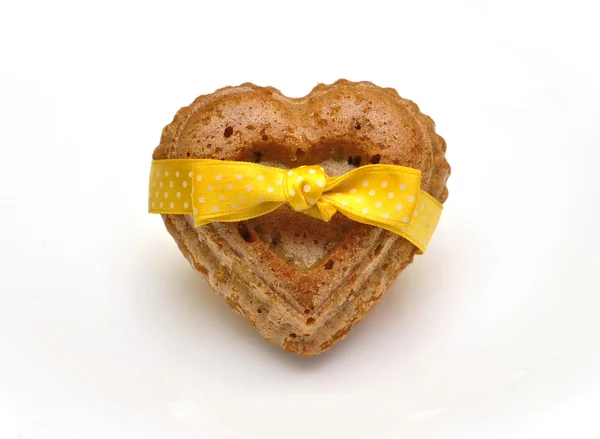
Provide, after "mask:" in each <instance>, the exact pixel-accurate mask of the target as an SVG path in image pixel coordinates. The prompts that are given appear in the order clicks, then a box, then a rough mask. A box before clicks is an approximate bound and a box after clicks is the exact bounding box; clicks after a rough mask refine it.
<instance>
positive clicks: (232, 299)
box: [153, 80, 450, 355]
mask: <svg viewBox="0 0 600 439" xmlns="http://www.w3.org/2000/svg"><path fill="white" fill-rule="evenodd" d="M445 150H446V145H445V142H444V140H443V139H442V138H441V137H440V136H438V135H437V134H436V133H435V130H434V123H433V121H432V120H431V119H430V118H429V117H428V116H425V115H423V114H422V113H421V112H420V111H419V108H418V107H417V106H416V105H415V104H414V103H412V102H411V101H408V100H406V99H402V98H401V97H400V96H399V95H398V93H397V92H396V91H395V90H393V89H390V88H380V87H377V86H375V85H373V84H371V83H369V82H359V83H353V82H349V81H345V80H340V81H338V82H336V83H334V84H332V85H329V86H326V85H319V86H317V87H315V88H314V89H313V91H312V92H311V93H310V94H309V95H307V96H305V97H303V98H298V99H293V98H288V97H286V96H283V95H282V94H281V93H280V92H279V91H278V90H276V89H274V88H271V87H266V88H264V87H257V86H255V85H253V84H243V85H241V86H239V87H226V88H223V89H220V90H218V91H216V92H215V93H213V94H210V95H206V96H200V97H198V98H197V99H196V100H195V101H194V102H193V103H192V104H191V105H190V106H188V107H185V108H182V109H181V110H179V112H178V113H177V114H176V116H175V118H174V120H173V122H172V123H171V124H169V125H168V126H166V127H165V128H164V130H163V133H162V137H161V142H160V145H159V146H158V147H157V148H156V150H155V151H154V155H153V159H154V160H162V159H207V158H208V159H220V160H232V161H247V162H256V163H261V164H266V165H269V166H275V167H282V168H295V167H298V166H301V165H314V164H320V165H321V166H322V167H323V168H324V170H325V171H326V173H327V174H328V175H330V176H334V175H341V174H344V173H345V172H347V171H349V170H351V169H354V168H355V167H357V166H360V165H364V164H369V163H371V164H376V163H382V164H394V165H402V166H406V167H410V168H415V169H419V170H420V171H421V172H422V174H421V189H423V190H424V191H426V192H428V193H429V194H430V195H432V196H433V197H434V198H436V199H437V200H438V201H440V202H442V203H443V202H444V201H445V200H446V198H447V195H448V192H447V189H446V180H447V178H448V176H449V174H450V167H449V165H448V163H447V162H446V159H445V157H444V153H445ZM163 219H164V222H165V224H166V226H167V229H168V230H169V232H170V233H171V235H172V236H173V237H174V238H175V240H176V241H177V244H178V245H179V248H180V249H181V251H182V253H183V254H184V255H185V257H186V258H187V259H188V260H189V261H190V263H191V264H192V266H193V267H194V268H195V269H196V270H198V271H200V272H201V273H203V274H204V275H206V277H207V278H208V282H209V283H210V285H211V286H212V288H213V289H214V290H215V291H216V292H218V293H219V294H221V295H222V296H223V297H224V298H225V299H226V300H227V302H228V303H229V305H230V306H231V307H232V308H233V309H234V310H236V311H237V312H238V313H240V314H242V315H243V316H245V317H246V318H247V319H248V320H249V321H250V322H251V323H252V324H253V325H254V326H255V327H256V328H257V329H258V331H259V332H260V333H261V335H262V336H263V337H264V338H265V339H266V340H268V341H271V342H273V343H277V344H279V345H281V346H282V347H283V348H284V349H286V350H289V351H293V352H297V353H299V354H302V355H316V354H318V353H320V352H323V351H324V350H326V349H328V348H330V347H331V346H332V345H333V344H334V343H335V342H336V341H338V340H340V339H341V338H343V337H345V336H346V335H347V334H348V332H349V331H350V329H351V328H352V326H353V325H354V324H355V323H356V322H357V321H359V320H361V319H362V318H363V317H364V316H365V315H366V314H367V312H368V311H369V309H370V308H371V307H372V306H373V305H374V304H375V303H377V302H378V301H379V300H380V299H381V297H382V295H383V293H384V291H385V290H386V288H387V287H388V286H389V285H390V284H391V283H392V282H393V281H394V280H395V278H396V277H397V276H398V274H399V273H400V271H401V270H402V269H403V268H404V267H406V266H407V265H408V264H410V262H412V259H413V256H414V254H415V252H416V247H415V246H414V245H413V244H411V243H410V242H409V241H408V240H406V239H404V238H403V237H401V236H399V235H396V234H394V233H392V232H389V231H387V230H384V229H382V228H378V227H374V226H370V225H367V224H362V223H358V222H355V221H352V220H350V219H349V218H347V217H346V216H343V215H341V214H339V213H338V214H336V215H335V216H334V217H333V218H332V220H331V221H330V222H324V221H321V220H320V219H316V218H312V217H310V216H308V215H305V214H303V213H299V212H296V211H295V210H293V209H291V208H290V207H288V206H285V205H284V206H282V207H280V208H278V209H277V210H275V211H273V212H271V213H268V214H266V215H263V216H259V217H256V218H252V219H249V220H246V221H241V222H237V223H220V222H214V223H210V224H207V225H204V226H201V227H195V226H194V218H193V216H192V215H170V214H164V215H163Z"/></svg>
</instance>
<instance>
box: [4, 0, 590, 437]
mask: <svg viewBox="0 0 600 439" xmlns="http://www.w3.org/2000/svg"><path fill="white" fill-rule="evenodd" d="M595 4H597V2H594V1H589V2H582V1H579V2H577V1H568V2H567V1H565V2H560V3H559V2H552V1H544V2H541V1H540V2H532V1H529V2H495V3H492V2H481V1H473V2H439V3H434V2H420V1H419V2H417V1H410V2H394V3H392V2H391V1H390V2H385V3H384V2H378V1H373V0H371V1H361V2H351V1H345V2H339V3H334V2H326V1H320V2H310V1H304V2H284V1H280V2H277V3H273V4H267V3H263V2H256V1H253V2H250V1H247V2H237V3H234V2H210V3H208V2H207V3H205V4H203V3H201V2H193V3H192V2H190V3H179V2H164V3H163V4H154V3H151V2H145V3H144V4H142V3H141V2H140V3H131V2H129V3H127V2H115V3H107V2H104V3H103V2H97V4H96V5H93V4H92V3H91V2H73V3H66V2H37V3H36V2H17V1H13V2H2V5H1V6H0V48H1V51H0V128H1V131H0V132H1V140H0V148H1V149H0V151H1V154H2V155H1V157H2V158H1V161H0V244H1V245H0V270H1V271H0V273H1V279H0V282H1V283H0V438H2V439H4V438H10V439H16V438H20V439H38V438H61V439H62V438H77V439H79V438H211V439H212V438H215V439H219V438H261V439H262V438H277V439H280V438H342V437H343V438H369V439H371V438H444V439H447V438H450V439H453V438H460V439H469V438H477V439H480V438H486V439H488V438H492V439H494V438H502V439H504V438H509V439H513V438H515V439H521V438H522V439H539V438H566V437H577V438H597V437H599V436H600V423H599V422H600V421H599V419H598V407H600V282H599V279H600V274H599V273H600V251H599V249H600V234H599V232H598V226H597V222H598V219H599V214H600V210H599V208H598V203H599V197H600V177H599V173H598V164H599V163H600V153H599V150H600V134H599V129H598V123H599V120H600V112H599V104H598V101H599V98H600V69H599V46H598V42H599V41H600V33H599V31H598V23H597V21H598V10H597V9H596V8H595ZM339 78H347V79H351V80H370V81H373V82H375V83H376V84H378V85H381V86H387V87H394V88H396V89H397V90H398V91H399V93H400V94H401V95H402V96H404V97H407V98H409V99H412V100H414V101H416V102H417V103H418V104H419V105H420V107H421V109H422V110H423V111H424V112H425V113H426V114H429V115H431V116H432V117H433V118H434V120H435V121H436V122H437V128H438V132H439V133H440V134H441V135H442V136H444V137H445V138H446V140H447V142H448V160H449V161H450V164H451V165H452V176H451V178H450V180H449V189H450V197H449V199H448V202H447V203H446V208H445V213H444V215H443V217H442V221H441V223H440V226H439V228H438V231H437V233H436V235H435V236H434V238H433V241H432V243H431V245H430V247H429V248H428V251H427V252H426V254H425V255H423V256H421V257H418V258H417V259H416V261H415V263H414V264H413V265H411V266H410V267H409V268H408V269H407V270H406V271H405V272H404V273H403V274H402V275H401V276H400V278H399V279H398V281H397V282H396V283H395V285H394V286H393V288H391V290H390V291H389V293H388V294H387V295H386V296H385V298H384V300H383V301H382V303H381V304H380V305H378V306H376V307H375V308H374V309H373V311H372V312H371V313H370V315H369V316H368V318H367V319H366V321H365V322H363V323H361V324H359V325H358V326H357V327H356V328H355V329H354V330H353V331H352V332H351V334H350V336H349V337H348V338H347V339H345V340H344V341H342V342H340V343H339V344H337V345H336V346H335V347H334V348H333V350H331V351H330V352H328V353H325V354H323V355H321V356H318V357H316V358H302V357H299V356H295V355H293V354H289V353H286V352H284V351H282V350H280V349H279V348H278V347H276V346H272V345H269V344H267V343H266V342H263V341H262V340H261V339H260V337H259V336H258V334H257V333H256V331H255V330H254V329H253V328H251V327H250V326H249V325H248V324H247V323H246V322H245V321H244V320H243V319H242V318H240V317H239V316H237V315H236V314H234V313H233V312H232V311H231V310H230V309H229V308H228V306H227V305H226V304H225V303H224V301H222V300H221V299H220V298H219V297H217V296H216V295H215V294H214V293H212V292H211V291H210V290H209V289H208V287H207V284H206V282H205V281H204V279H203V278H202V277H201V276H200V275H198V274H196V273H195V272H193V271H192V269H191V268H190V266H189V265H188V263H187V262H186V261H185V259H184V258H183V257H182V256H181V255H180V253H179V251H178V250H177V248H176V245H175V243H174V242H173V241H172V239H171V238H170V236H169V235H168V233H167V232H166V230H165V229H164V226H163V225H162V222H161V220H160V218H159V217H158V216H152V215H149V214H147V213H146V188H147V178H148V170H149V165H150V157H151V153H152V150H153V149H154V147H155V146H156V145H157V144H158V142H159V138H160V133H161V130H162V128H163V126H164V125H166V124H167V123H169V122H170V121H171V120H172V117H173V115H174V114H175V112H176V111H177V110H178V109H179V108H180V107H182V106H184V105H187V104H189V103H190V102H191V101H192V100H193V99H194V98H195V97H196V96H197V95H200V94H205V93H211V92H213V91H214V90H215V89H217V88H219V87H222V86H225V85H237V84H240V83H242V82H245V81H251V82H254V83H257V84H259V85H272V86H275V87H277V88H279V89H281V90H282V91H283V92H284V93H285V94H287V95H290V96H302V95H305V94H306V93H308V92H309V91H310V90H311V88H312V87H313V86H315V85H316V84H317V83H318V82H324V83H331V82H333V81H334V80H336V79H339Z"/></svg>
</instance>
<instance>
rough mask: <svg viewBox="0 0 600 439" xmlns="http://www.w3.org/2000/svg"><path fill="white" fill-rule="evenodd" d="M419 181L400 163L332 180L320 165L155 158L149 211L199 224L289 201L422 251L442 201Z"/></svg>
mask: <svg viewBox="0 0 600 439" xmlns="http://www.w3.org/2000/svg"><path fill="white" fill-rule="evenodd" d="M420 184H421V171H419V170H417V169H412V168H406V167H403V166H396V165H366V166H361V167H359V168H356V169H354V170H352V171H350V172H348V173H346V174H344V175H342V176H339V177H329V176H327V175H326V174H325V171H324V170H323V168H322V167H321V166H319V165H314V166H300V167H298V168H294V169H289V170H288V169H281V168H274V167H269V166H263V165H259V164H256V163H248V162H234V161H221V160H204V159H202V160H196V159H189V160H155V161H153V162H152V169H151V175H150V194H149V197H148V205H149V206H148V208H149V211H150V213H162V214H193V215H194V221H195V225H196V226H197V227H198V226H202V225H204V224H208V223H210V222H214V221H225V222H230V221H243V220H246V219H249V218H254V217H257V216H261V215H265V214H267V213H269V212H272V211H274V210H275V209H277V208H278V207H280V206H281V205H283V204H285V203H288V204H289V205H290V206H291V207H292V208H293V209H295V210H296V211H298V212H302V213H304V214H307V215H310V216H312V217H314V218H318V219H321V220H323V221H329V220H330V219H331V217H333V215H334V214H335V213H336V212H338V211H339V212H340V213H342V214H343V215H345V216H347V217H348V218H350V219H352V220H354V221H358V222H361V223H365V224H370V225H373V226H376V227H381V228H384V229H386V230H390V231H392V232H394V233H397V234H399V235H401V236H403V237H404V238H406V239H408V240H409V241H410V242H412V243H413V244H414V245H415V246H416V247H417V248H418V249H419V252H421V253H422V252H423V251H424V250H425V248H426V247H427V244H428V243H429V240H430V238H431V236H432V235H433V232H434V230H435V228H436V226H437V223H438V221H439V219H440V215H441V213H442V205H441V204H440V203H439V202H438V201H437V200H436V199H435V198H433V197H432V196H431V195H429V194H428V193H427V192H425V191H423V190H421V189H420Z"/></svg>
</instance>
